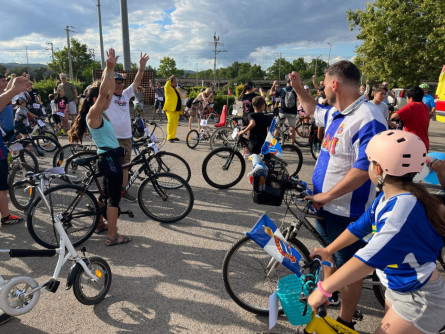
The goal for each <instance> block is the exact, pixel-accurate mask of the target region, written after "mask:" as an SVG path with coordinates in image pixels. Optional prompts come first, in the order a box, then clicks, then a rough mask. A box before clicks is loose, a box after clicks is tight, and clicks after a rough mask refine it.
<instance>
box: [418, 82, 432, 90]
mask: <svg viewBox="0 0 445 334" xmlns="http://www.w3.org/2000/svg"><path fill="white" fill-rule="evenodd" d="M419 87H420V88H422V89H426V88H430V86H429V85H428V84H426V83H423V84H421V85H419Z"/></svg>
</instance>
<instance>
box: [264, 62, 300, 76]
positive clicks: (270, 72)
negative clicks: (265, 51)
mask: <svg viewBox="0 0 445 334" xmlns="http://www.w3.org/2000/svg"><path fill="white" fill-rule="evenodd" d="M280 69H281V70H280ZM292 71H293V68H292V64H291V63H290V62H288V61H287V60H286V59H284V58H278V59H275V62H274V63H273V65H272V66H271V67H269V68H268V69H267V71H266V72H267V76H268V78H269V79H271V80H277V79H278V76H280V79H281V80H284V76H285V75H286V74H288V73H290V72H292Z"/></svg>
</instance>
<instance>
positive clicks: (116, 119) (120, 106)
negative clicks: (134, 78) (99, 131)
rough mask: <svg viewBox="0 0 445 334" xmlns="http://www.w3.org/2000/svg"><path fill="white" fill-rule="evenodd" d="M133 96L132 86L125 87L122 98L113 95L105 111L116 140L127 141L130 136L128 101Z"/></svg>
mask: <svg viewBox="0 0 445 334" xmlns="http://www.w3.org/2000/svg"><path fill="white" fill-rule="evenodd" d="M133 96H134V85H133V84H131V85H130V86H129V87H127V88H126V89H125V90H124V91H123V93H122V96H117V95H113V97H112V98H111V103H110V106H109V107H108V109H107V110H106V113H107V116H108V118H109V119H110V121H111V124H113V128H114V133H115V134H116V137H117V138H118V139H128V138H131V137H132V134H131V119H130V99H131V98H132V97H133Z"/></svg>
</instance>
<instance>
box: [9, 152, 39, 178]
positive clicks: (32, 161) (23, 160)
mask: <svg viewBox="0 0 445 334" xmlns="http://www.w3.org/2000/svg"><path fill="white" fill-rule="evenodd" d="M11 154H12V158H13V163H12V165H14V164H15V162H14V160H16V159H17V158H18V159H19V160H20V162H19V163H18V165H19V166H20V165H21V166H26V167H29V170H32V171H34V172H36V173H37V172H38V171H39V161H38V160H37V157H36V156H35V154H34V153H32V152H29V151H28V150H25V149H23V150H20V151H18V152H11Z"/></svg>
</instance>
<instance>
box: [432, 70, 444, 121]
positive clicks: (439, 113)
mask: <svg viewBox="0 0 445 334" xmlns="http://www.w3.org/2000/svg"><path fill="white" fill-rule="evenodd" d="M434 100H435V101H436V121H439V122H442V123H445V65H444V66H443V68H442V72H441V73H440V75H439V84H438V85H437V90H436V94H435V95H434Z"/></svg>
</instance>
